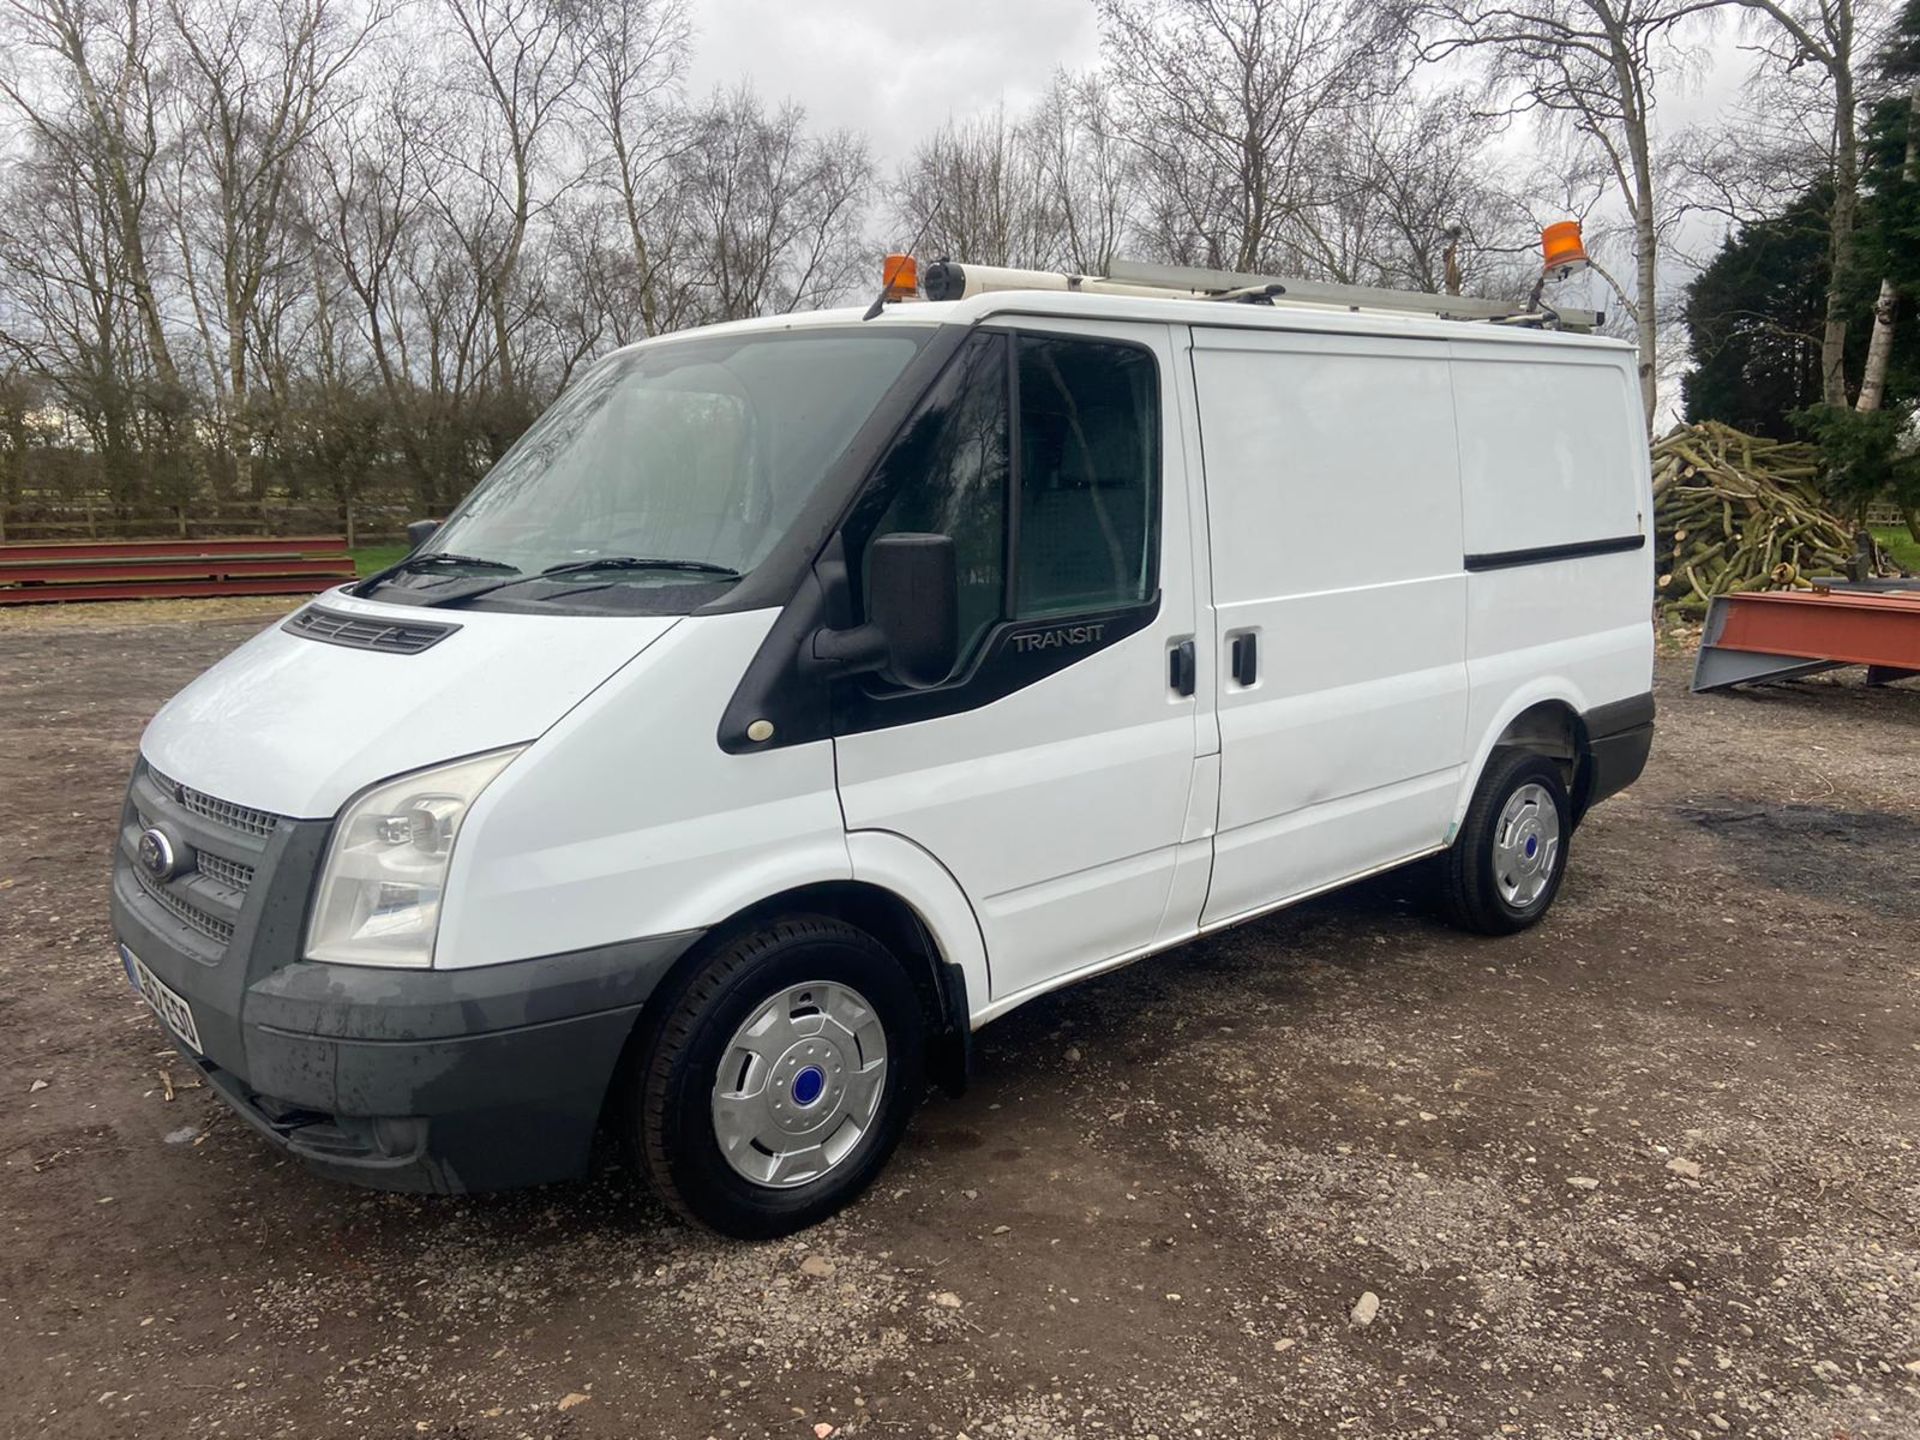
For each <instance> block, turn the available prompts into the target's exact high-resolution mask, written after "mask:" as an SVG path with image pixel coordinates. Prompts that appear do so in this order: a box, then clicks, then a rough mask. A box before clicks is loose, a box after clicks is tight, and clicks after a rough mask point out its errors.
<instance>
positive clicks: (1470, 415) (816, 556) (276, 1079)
mask: <svg viewBox="0 0 1920 1440" xmlns="http://www.w3.org/2000/svg"><path fill="white" fill-rule="evenodd" d="M981 274H985V275H987V276H988V278H991V272H981ZM962 275H963V271H962V267H959V266H945V265H943V266H940V267H937V270H936V271H930V272H929V275H928V284H927V287H926V288H927V289H928V290H929V291H930V292H933V293H945V294H958V295H961V296H962V297H963V298H958V299H950V300H944V301H938V302H932V301H929V302H923V303H914V304H897V305H891V306H888V307H887V308H886V309H885V310H884V313H880V314H878V316H877V318H873V319H863V318H862V312H861V311H859V310H849V311H844V312H825V313H819V314H811V315H804V316H794V317H783V318H778V319H768V320H757V321H749V322H745V323H740V324H730V325H720V326H715V327H712V328H710V329H705V330H699V331H693V332H689V333H685V334H680V335H674V336H671V337H666V338H662V339H658V340H652V341H648V342H646V343H645V344H641V345H637V346H633V347H631V348H628V349H625V350H622V351H620V352H618V353H616V354H614V355H612V356H610V357H608V358H607V359H606V360H604V361H602V362H600V363H599V364H597V365H596V366H595V367H594V368H593V369H591V370H590V371H589V372H587V373H586V374H585V376H584V377H583V378H581V379H580V380H579V381H578V382H577V383H576V384H575V385H574V386H573V387H572V388H571V389H569V390H568V391H567V392H566V393H565V394H564V395H562V396H561V397H560V399H559V400H558V401H557V402H556V403H555V404H554V405H553V407H552V408H551V409H549V410H548V411H547V412H546V414H544V415H543V416H542V417H541V419H540V420H539V422H538V423H537V424H535V425H534V426H533V428H532V429H531V430H529V431H528V432H527V434H526V435H525V436H524V437H523V438H522V439H521V441H520V442H519V443H518V444H517V445H515V446H514V447H513V449H512V450H511V451H510V452H509V454H508V455H507V456H506V457H505V458H504V459H502V460H501V461H500V462H499V464H498V465H496V466H495V467H494V469H493V471H492V473H491V474H490V475H489V476H488V477H487V479H486V480H485V482H484V483H483V484H481V485H480V486H479V487H478V488H477V489H476V490H475V491H474V493H473V494H472V495H471V496H470V497H469V498H468V500H467V501H466V502H465V503H464V504H463V505H462V506H461V507H460V508H459V509H458V510H457V511H456V512H455V513H454V514H453V515H452V517H451V518H449V519H448V520H447V521H446V523H445V524H444V525H443V526H442V527H440V528H439V529H438V531H437V532H435V533H433V534H432V536H431V538H430V539H428V540H427V541H426V542H425V543H424V544H423V545H422V546H421V548H419V549H418V550H416V551H415V553H414V554H413V555H412V556H410V557H409V558H408V559H407V560H406V561H404V562H402V563H401V564H400V565H398V566H396V567H394V568H393V569H391V570H389V571H387V572H385V573H384V574H382V575H378V576H375V577H373V578H371V579H368V580H365V581H361V582H358V583H355V584H351V585H345V586H342V587H340V588H338V589H335V590H333V591H331V592H329V593H327V594H325V595H322V596H320V597H318V598H317V599H316V600H315V601H314V602H313V603H312V604H310V605H307V606H306V607H305V608H303V609H301V610H299V611H298V612H297V613H295V614H294V615H293V617H292V618H291V619H289V620H287V621H286V622H285V623H283V624H277V625H275V626H273V627H272V628H270V629H268V630H267V631H266V632H264V633H263V634H261V635H259V636H258V637H256V638H255V639H253V640H252V641H250V642H249V643H248V644H246V645H244V646H242V647H241V648H240V649H239V650H237V651H235V652H234V653H233V654H232V655H230V656H229V657H228V658H227V659H225V660H223V661H222V662H220V663H219V664H218V665H216V666H215V667H214V668H213V669H211V670H209V671H208V672H207V673H206V674H205V675H203V676H201V677H200V678H199V679H197V680H195V681H194V682H193V683H192V684H190V685H189V686H187V688H186V689H185V690H183V691H182V692H181V693H180V694H179V695H178V696H176V697H175V698H174V699H173V700H172V701H171V702H170V703H169V704H168V705H167V706H166V707H165V708H164V709H163V710H162V711H161V712H160V714H159V715H158V717H157V718H156V719H155V720H154V721H153V723H152V724H151V726H149V727H148V729H147V731H146V734H145V737H144V738H143V740H142V742H141V748H140V759H139V763H138V765H137V767H136V769H135V772H134V775H133V779H132V782H131V786H130V788H129V791H128V795H127V801H126V807H125V811H124V814H123V817H122V823H121V833H120V844H119V851H118V858H117V865H116V867H115V871H114V876H113V923H114V928H115V931H116V934H117V937H118V939H119V941H120V942H121V947H120V949H121V959H122V962H123V963H124V965H125V966H126V968H127V971H128V974H129V976H130V977H131V978H132V980H133V981H134V983H135V984H136V986H137V987H138V988H139V989H140V990H141V991H142V993H143V994H144V995H145V996H146V997H147V998H148V999H149V1000H150V1001H151V1002H152V1004H153V1006H154V1008H155V1009H156V1010H157V1011H158V1012H159V1014H160V1016H161V1018H162V1019H163V1020H164V1022H165V1024H166V1025H167V1027H168V1028H169V1030H170V1031H171V1032H172V1034H173V1036H174V1038H175V1039H176V1040H177V1042H178V1043H179V1045H180V1046H181V1047H182V1048H183V1049H184V1050H185V1051H186V1052H187V1053H188V1054H189V1055H190V1056H191V1057H192V1059H193V1060H194V1061H195V1063H196V1064H198V1066H199V1067H200V1068H201V1070H202V1071H204V1074H205V1077H206V1079H207V1080H208V1082H209V1083H210V1084H211V1085H212V1086H213V1087H214V1088H215V1089H216V1090H217V1091H218V1092H219V1093H220V1095H221V1096H222V1097H224V1098H225V1099H226V1100H227V1101H228V1102H229V1103H230V1104H231V1105H232V1106H233V1108H234V1109H235V1110H237V1111H238V1112H239V1114H240V1115H241V1116H243V1117H244V1118H245V1119H247V1120H248V1121H249V1122H250V1123H251V1124H252V1125H253V1126H254V1127H255V1128H256V1129H257V1130H259V1131H260V1133H261V1134H263V1135H264V1136H266V1137H267V1138H268V1139H270V1140H271V1141H272V1142H273V1143H274V1144H276V1145H278V1146H280V1147H282V1148H283V1149H284V1150H286V1151H288V1152H291V1153H292V1154H294V1155H297V1156H299V1157H301V1158H302V1159H303V1160H305V1161H308V1162H310V1163H311V1164H312V1165H313V1166H315V1167H316V1168H318V1169H320V1170H322V1171H324V1172H325V1173H327V1174H329V1175H333V1176H337V1177H341V1178H345V1179H352V1180H358V1181H362V1182H365V1183H369V1184H374V1185H380V1186H387V1187H392V1188H406V1189H422V1190H438V1191H461V1190H469V1189H479V1188H489V1187H500V1186H508V1185H519V1184H528V1183H534V1182H540V1181H550V1180H558V1179H561V1178H564V1177H568V1176H574V1175H578V1174H580V1173H581V1172H582V1171H583V1170H584V1168H585V1166H586V1164H587V1160H588V1154H589V1147H590V1144H591V1142H592V1140H593V1137H594V1135H595V1132H596V1128H597V1126H599V1125H600V1124H601V1122H602V1121H603V1120H604V1121H607V1122H609V1123H610V1125H611V1127H612V1128H613V1129H614V1130H615V1131H616V1132H617V1134H618V1135H619V1136H620V1138H621V1139H622V1140H623V1141H624V1142H625V1144H626V1146H627V1149H628V1152H629V1154H630V1155H631V1156H632V1158H633V1160H634V1163H635V1164H636V1165H637V1166H638V1167H639V1168H640V1169H641V1170H643V1171H644V1172H645V1173H646V1174H647V1175H648V1176H649V1177H650V1178H651V1180H652V1181H653V1183H654V1184H655V1185H656V1186H657V1187H658V1189H659V1191H660V1193H661V1194H662V1195H663V1196H665V1198H666V1199H667V1201H668V1202H669V1203H670V1204H671V1205H672V1206H673V1207H674V1208H675V1209H676V1210H678V1211H679V1212H680V1213H682V1214H684V1215H686V1216H688V1217H691V1218H692V1219H695V1220H697V1221H701V1222H704V1223H705V1224H707V1225H710V1226H712V1227H714V1228H716V1229H719V1230H721V1231H724V1232H727V1233H730V1234H734V1235H741V1236H769V1235H776V1234H781V1233H785V1232H788V1231H791V1230H794V1229H797V1228H799V1227H801V1226H803V1225H806V1224H808V1223H810V1222H812V1221H814V1220H817V1219H819V1218H821V1217H822V1216H824V1215H827V1214H828V1213H830V1212H832V1211H833V1210H835V1209H836V1208H838V1207H840V1206H841V1205H844V1204H845V1203H847V1201H848V1200H850V1199H851V1198H852V1197H853V1196H855V1195H856V1194H858V1193H859V1192H860V1190H861V1189H862V1188H863V1187H864V1186H865V1185H866V1184H867V1183H868V1182H869V1181H871V1180H872V1179H873V1177H874V1175H875V1173H876V1172H877V1171H878V1170H879V1169H880V1167H881V1166H882V1165H883V1164H884V1162H885V1160H886V1158H887V1156H888V1154H889V1152H890V1151H891V1150H892V1149H893V1147H894V1145H895V1143H896V1142H897V1141H898V1140H899V1138H900V1136H901V1133H902V1130H903V1128H904V1127H905V1125H906V1124H907V1121H908V1118H909V1116H910V1115H911V1113H912V1111H913V1109H914V1107H915V1105H916V1103H917V1102H918V1100H919V1099H920V1097H921V1095H922V1093H923V1092H924V1089H925V1087H926V1085H927V1083H928V1082H929V1081H934V1082H938V1083H940V1084H943V1085H945V1086H947V1087H950V1088H954V1089H957V1088H958V1087H960V1086H961V1085H962V1084H963V1083H964V1082H965V1080H966V1078H967V1072H968V1066H969V1055H970V1048H969V1036H970V1035H971V1033H972V1032H973V1031H974V1030H976V1029H978V1028H979V1027H980V1026H982V1025H984V1024H986V1023H987V1022H988V1021H990V1020H993V1019H994V1018H996V1017H997V1016H1000V1015H1004V1014H1006V1013H1007V1012H1008V1011H1009V1010H1011V1009H1013V1008H1014V1007H1015V1006H1017V1005H1019V1004H1021V1003H1022V1002H1024V1001H1027V1000H1030V999H1032V998H1033V997H1034V996H1036V995H1039V994H1042V993H1044V992H1046V991H1048V990H1052V989H1054V988H1056V987H1058V986H1061V985H1065V984H1068V983H1069V982H1071V981H1074V980H1078V979H1081V978H1083V977H1085V976H1089V975H1093V974H1097V973H1099V972H1101V971H1104V970H1109V969H1112V968H1113V967H1115V966H1117V965H1123V964H1126V963H1128V962H1130V961H1134V960H1138V959H1140V958H1141V957H1143V956H1146V955H1151V954H1154V953H1155V952H1158V951H1163V950H1168V949H1171V948H1173V947H1175V946H1178V945H1180V944H1182V943H1183V942H1185V941H1188V940H1191V939H1193V938H1194V937H1195V936H1197V935H1202V934H1206V933H1208V932H1210V931H1213V930H1217V929H1220V928H1221V927H1223V926H1228V925H1233V924H1237V923H1239V922H1240V921H1243V920H1248V919H1251V918H1253V917H1255V916H1258V915H1262V914H1265V913H1267V912H1269V911H1271V910H1273V909H1275V908H1276V907H1278V906H1282V905H1286V904H1289V903H1291V902H1292V901H1295V900H1299V899H1301V898H1302V897H1305V896H1309V895H1313V894H1316V893H1318V892H1321V891H1325V890H1327V889H1330V888H1332V887H1334V886H1338V885H1342V884H1344V883H1346V882H1348V881H1350V880H1353V879H1355V878H1357V877H1360V876H1364V875H1370V874H1373V873H1375V872H1378V871H1382V870H1386V869H1388V868H1390V867H1393V866H1398V865H1403V864H1406V863H1407V862H1409V861H1413V860H1418V859H1420V858H1422V857H1429V856H1433V857H1440V858H1438V859H1436V860H1435V861H1434V862H1433V863H1434V867H1435V869H1436V871H1438V872H1439V873H1440V878H1441V881H1442V888H1443V889H1444V891H1445V893H1446V896H1447V901H1448V904H1449V906H1450V908H1451V910H1452V912H1453V914H1454V915H1455V916H1456V917H1457V918H1458V919H1459V920H1460V921H1461V922H1462V923H1464V924H1465V925H1467V926H1469V927H1471V928H1473V929H1476V930H1480V931H1484V932H1486V933H1489V934H1501V933H1505V932H1510V931H1515V930H1518V929H1520V928H1522V927H1523V926H1526V925H1530V924H1532V923H1533V922H1535V921H1537V920H1538V919H1539V918H1540V917H1541V915H1542V914H1543V913H1544V912H1545V911H1546V909H1547V907H1548V906H1549V905H1550V904H1551V903H1552V901H1553V898H1554V894H1555V891H1556V890H1557V888H1558V886H1559V884H1560V880H1561V876H1562V873H1563V871H1564V869H1565V866H1566V863H1567V849H1568V844H1569V841H1570V839H1571V837H1572V834H1573V831H1574V828H1575V827H1576V826H1577V825H1578V824H1579V822H1580V820H1581V817H1582V816H1583V815H1584V814H1585V812H1586V811H1587V810H1588V809H1589V808H1591V807H1592V806H1593V805H1594V804H1595V803H1596V802H1598V801H1599V800H1601V799H1603V798H1604V797H1606V796H1607V795H1609V794H1611V793H1613V792H1614V791H1616V790H1618V789H1620V788H1621V787H1622V786H1624V785H1626V784H1628V783H1630V782H1631V781H1632V780H1633V779H1634V778H1636V776H1637V775H1638V774H1639V773H1640V770H1641V767H1642V765H1643V764H1644V762H1645V759H1646V756H1647V752H1648V747H1649V745H1650V743H1651V737H1652V719H1653V704H1652V696H1651V680H1652V663H1653V629H1652V624H1651V604H1652V596H1653V575H1652V548H1651V545H1650V543H1649V533H1650V532H1649V526H1650V523H1651V517H1652V503H1651V500H1650V498H1649V476H1648V453H1647V444H1646V435H1645V429H1644V425H1643V423H1642V420H1641V418H1640V413H1639V398H1638V387H1637V384H1636V378H1635V369H1634V357H1633V353H1632V351H1631V350H1629V349H1628V348H1627V347H1625V346H1623V345H1620V344H1618V343H1615V342H1613V341H1609V340H1605V339H1599V338H1594V337H1592V336H1587V335H1581V334H1572V333H1559V332H1552V331H1548V330H1543V329H1537V328H1526V327H1525V326H1523V325H1522V326H1514V325H1502V324H1498V323H1484V322H1483V323H1465V322H1463V321H1461V320H1459V319H1454V318H1441V317H1438V316H1432V315H1425V314H1411V313H1396V312H1394V311H1391V310H1380V311H1372V310H1369V309H1366V308H1361V309H1358V310H1353V309H1348V308H1343V307H1338V306H1330V305H1315V304H1302V303H1292V302H1291V301H1290V300H1288V299H1286V298H1284V297H1279V296H1277V295H1275V294H1274V293H1273V292H1272V290H1271V288H1270V287H1269V289H1267V290H1262V291H1258V292H1256V293H1254V294H1253V295H1252V296H1251V297H1250V298H1254V299H1266V300H1273V299H1279V300H1280V303H1271V304H1232V303H1220V302H1219V301H1218V300H1209V299H1205V298H1199V297H1197V296H1190V297H1188V298H1167V296H1166V294H1165V293H1155V292H1154V291H1152V290H1151V289H1147V288H1144V287H1143V288H1142V289H1141V290H1140V293H1138V294H1127V293H1124V292H1125V289H1126V287H1125V286H1123V285H1119V284H1113V285H1109V286H1106V287H1105V288H1107V289H1108V290H1110V291H1114V292H1121V293H1086V292H1087V291H1088V290H1090V289H1093V288H1095V287H1092V286H1085V285H1079V282H1074V284H1075V285H1078V286H1079V292H1080V293H1074V292H1073V291H1072V290H1070V289H1067V288H1065V287H1062V286H1056V287H1055V288H1054V289H1053V290H1051V291H1047V290H1040V289H1033V288H1022V289H1012V290H1002V289H994V288H992V287H991V286H989V285H985V284H984V283H980V282H979V276H976V279H975V281H974V282H967V283H962V281H961V278H960V277H961V276H962ZM936 279H937V280H938V281H939V284H938V285H937V286H936V284H935V281H936ZM975 291H980V292H982V293H974V292H975ZM874 309H875V311H878V310H879V309H880V306H879V302H876V305H875V307H874Z"/></svg>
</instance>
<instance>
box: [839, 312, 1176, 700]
mask: <svg viewBox="0 0 1920 1440" xmlns="http://www.w3.org/2000/svg"><path fill="white" fill-rule="evenodd" d="M1010 370H1011V371H1012V373H1011V374H1010V373H1009V372H1010ZM1159 393H1160V392H1159V372H1158V369H1157V367H1156V366H1155V364H1154V361H1153V357H1152V356H1151V355H1150V354H1149V353H1148V352H1146V351H1145V350H1142V349H1139V348H1137V347H1135V346H1131V345H1123V344H1117V343H1113V342H1108V341H1100V340H1083V339H1071V338H1064V337H1058V336H1044V335H1014V336H1009V335H1004V334H994V333H990V332H982V333H980V334H977V335H975V336H974V337H972V339H970V340H969V341H968V342H967V347H966V348H965V349H964V350H963V351H962V352H961V353H960V355H959V356H958V357H956V359H955V361H954V363H953V364H951V365H950V366H948V368H947V371H946V373H945V374H944V375H943V376H942V377H941V379H940V381H939V382H938V383H937V384H936V385H935V386H934V389H933V391H932V393H931V394H930V395H929V396H928V397H927V399H926V401H925V402H924V403H923V404H922V405H921V407H920V409H919V410H918V411H917V412H916V413H915V415H914V418H913V419H912V420H910V421H909V422H908V423H907V426H906V428H905V430H904V431H903V432H902V433H901V436H900V438H899V439H898V440H896V441H895V442H894V445H893V447H892V449H891V450H890V451H889V452H888V454H887V456H886V458H885V459H884V460H882V461H881V464H880V469H879V472H878V474H877V475H876V476H875V483H874V484H873V486H872V487H871V488H870V490H869V492H868V493H869V495H870V496H871V497H873V500H872V502H871V503H875V504H880V505H883V506H884V509H882V510H881V512H880V514H879V516H878V517H877V519H875V520H874V521H873V522H872V524H871V528H867V527H866V526H865V525H863V524H862V523H861V522H860V521H859V520H858V519H856V520H855V522H854V523H853V525H852V526H851V527H850V529H851V530H852V531H854V532H855V533H856V534H859V533H860V532H861V531H864V534H860V543H861V544H862V545H863V546H864V545H865V544H868V543H870V542H871V541H872V539H873V538H874V537H876V536H879V535H884V534H888V533H891V532H895V531H932V532H937V533H940V534H944V535H950V536H952V537H953V542H954V551H955V558H956V561H957V569H958V572H959V582H960V661H959V665H958V671H961V672H963V671H965V670H966V668H967V667H968V666H969V665H970V664H971V663H972V661H973V659H974V656H975V652H976V651H977V650H978V648H979V646H980V643H981V641H982V640H983V639H984V637H985V636H986V635H987V633H988V632H989V631H990V630H991V629H992V628H993V627H994V626H995V625H997V624H999V623H1000V622H1002V621H1004V620H1034V619H1051V618H1057V617H1062V616H1068V615H1077V614H1088V613H1093V612H1098V611H1104V610H1113V609H1118V608H1122V607H1125V606H1128V605H1136V604H1141V603H1144V602H1145V601H1148V600H1150V599H1152V598H1153V594H1154V587H1155V583H1156V579H1157V568H1156V557H1157V555H1158V551H1159V533H1158V516H1159V512H1160V425H1159ZM862 589H863V590H864V585H863V587H862Z"/></svg>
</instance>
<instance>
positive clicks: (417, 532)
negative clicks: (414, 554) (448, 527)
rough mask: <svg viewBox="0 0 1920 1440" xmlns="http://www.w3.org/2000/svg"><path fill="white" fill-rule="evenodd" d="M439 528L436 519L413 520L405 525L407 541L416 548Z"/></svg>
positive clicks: (424, 542)
mask: <svg viewBox="0 0 1920 1440" xmlns="http://www.w3.org/2000/svg"><path fill="white" fill-rule="evenodd" d="M439 528H440V522H439V521H438V520H415V521H414V522H413V523H412V524H410V525H408V526H407V543H408V544H409V545H411V546H412V547H413V548H414V549H416V550H418V549H419V548H420V547H421V546H422V545H424V544H426V543H427V541H428V540H429V539H430V538H431V537H432V535H433V532H434V531H436V530H438V529H439Z"/></svg>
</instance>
